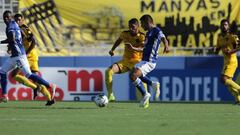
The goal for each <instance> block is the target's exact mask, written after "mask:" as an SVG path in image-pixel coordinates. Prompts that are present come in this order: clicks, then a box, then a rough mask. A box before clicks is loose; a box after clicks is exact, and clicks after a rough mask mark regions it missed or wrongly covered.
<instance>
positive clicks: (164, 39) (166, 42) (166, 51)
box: [161, 37, 169, 53]
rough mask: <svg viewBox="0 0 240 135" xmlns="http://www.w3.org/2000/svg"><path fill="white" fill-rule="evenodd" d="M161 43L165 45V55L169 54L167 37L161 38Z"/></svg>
mask: <svg viewBox="0 0 240 135" xmlns="http://www.w3.org/2000/svg"><path fill="white" fill-rule="evenodd" d="M161 41H162V42H163V44H164V50H163V53H168V52H169V45H168V40H167V39H166V38H165V37H162V38H161Z"/></svg>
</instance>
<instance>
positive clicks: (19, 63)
mask: <svg viewBox="0 0 240 135" xmlns="http://www.w3.org/2000/svg"><path fill="white" fill-rule="evenodd" d="M16 62H17V67H19V68H22V67H23V65H22V63H21V61H20V60H17V61H16Z"/></svg>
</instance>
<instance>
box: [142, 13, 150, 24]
mask: <svg viewBox="0 0 240 135" xmlns="http://www.w3.org/2000/svg"><path fill="white" fill-rule="evenodd" d="M140 20H141V21H147V22H151V23H153V18H152V17H151V15H149V14H145V15H143V16H142V17H141V18H140Z"/></svg>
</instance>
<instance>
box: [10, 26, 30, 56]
mask: <svg viewBox="0 0 240 135" xmlns="http://www.w3.org/2000/svg"><path fill="white" fill-rule="evenodd" d="M10 32H13V33H14V34H15V41H14V42H11V43H9V47H10V50H11V54H12V55H11V57H16V56H20V55H24V54H26V52H25V49H24V46H23V43H22V35H21V29H20V27H19V26H18V24H17V23H16V22H15V21H11V22H10V23H9V24H8V25H7V28H6V35H7V37H8V34H9V33H10Z"/></svg>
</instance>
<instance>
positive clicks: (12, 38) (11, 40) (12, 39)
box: [7, 31, 15, 45]
mask: <svg viewBox="0 0 240 135" xmlns="http://www.w3.org/2000/svg"><path fill="white" fill-rule="evenodd" d="M7 40H8V41H7V42H8V43H9V44H10V45H12V44H14V43H15V33H14V32H13V31H9V32H8V33H7Z"/></svg>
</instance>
